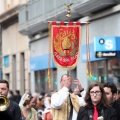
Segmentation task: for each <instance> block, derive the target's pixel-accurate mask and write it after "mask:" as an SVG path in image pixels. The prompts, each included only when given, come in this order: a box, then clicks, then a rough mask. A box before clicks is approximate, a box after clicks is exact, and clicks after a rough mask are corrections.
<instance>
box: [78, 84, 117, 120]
mask: <svg viewBox="0 0 120 120" xmlns="http://www.w3.org/2000/svg"><path fill="white" fill-rule="evenodd" d="M85 102H86V105H85V106H84V107H80V110H79V113H78V116H77V120H117V115H116V111H115V110H114V109H113V108H112V107H111V106H109V105H108V103H107V99H106V95H105V92H104V89H103V86H102V84H101V83H99V82H92V83H91V84H90V85H89V86H88V89H87V92H86V96H85Z"/></svg>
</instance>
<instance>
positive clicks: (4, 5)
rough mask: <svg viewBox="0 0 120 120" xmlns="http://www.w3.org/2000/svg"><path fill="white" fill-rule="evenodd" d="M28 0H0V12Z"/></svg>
mask: <svg viewBox="0 0 120 120" xmlns="http://www.w3.org/2000/svg"><path fill="white" fill-rule="evenodd" d="M27 1H28V0H0V14H3V13H4V12H5V11H8V10H10V9H12V8H13V7H15V6H17V5H20V4H24V3H26V2H27Z"/></svg>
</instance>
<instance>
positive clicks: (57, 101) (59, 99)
mask: <svg viewBox="0 0 120 120" xmlns="http://www.w3.org/2000/svg"><path fill="white" fill-rule="evenodd" d="M82 94H84V91H83V93H81V95H82ZM68 96H69V89H68V88H66V87H63V88H62V89H61V90H60V91H59V92H58V93H54V94H53V95H52V97H51V107H52V108H55V109H60V108H61V107H62V104H63V103H64V101H65V100H66V99H67V97H68ZM83 96H85V95H83ZM78 100H79V104H80V106H84V105H85V101H84V98H83V97H79V96H78ZM76 119H77V113H76V111H75V109H74V108H73V116H72V120H76Z"/></svg>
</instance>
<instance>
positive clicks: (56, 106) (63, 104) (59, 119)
mask: <svg viewBox="0 0 120 120" xmlns="http://www.w3.org/2000/svg"><path fill="white" fill-rule="evenodd" d="M60 84H61V89H60V90H59V91H58V92H56V93H54V94H53V95H52V97H51V107H52V115H53V120H76V118H77V113H78V111H79V108H80V106H83V105H85V102H84V98H83V97H84V96H85V92H84V91H82V92H81V95H82V96H83V97H79V96H77V95H74V94H71V93H70V92H69V90H70V88H71V86H72V77H71V76H70V75H68V74H64V75H63V76H62V77H61V80H60ZM74 84H76V85H77V86H78V88H79V90H83V88H82V86H81V84H80V82H79V80H78V79H77V80H74Z"/></svg>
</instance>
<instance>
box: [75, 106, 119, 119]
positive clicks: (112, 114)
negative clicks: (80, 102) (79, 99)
mask: <svg viewBox="0 0 120 120" xmlns="http://www.w3.org/2000/svg"><path fill="white" fill-rule="evenodd" d="M97 110H98V116H99V117H100V116H103V118H104V120H117V114H116V111H115V109H114V108H112V107H110V106H108V107H107V108H103V107H102V106H97ZM92 116H93V105H92V106H90V107H87V106H84V107H80V110H79V112H78V116H77V120H93V118H92Z"/></svg>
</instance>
